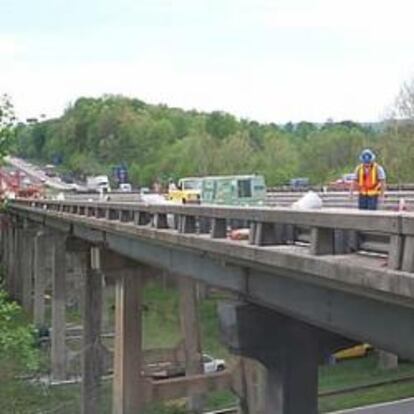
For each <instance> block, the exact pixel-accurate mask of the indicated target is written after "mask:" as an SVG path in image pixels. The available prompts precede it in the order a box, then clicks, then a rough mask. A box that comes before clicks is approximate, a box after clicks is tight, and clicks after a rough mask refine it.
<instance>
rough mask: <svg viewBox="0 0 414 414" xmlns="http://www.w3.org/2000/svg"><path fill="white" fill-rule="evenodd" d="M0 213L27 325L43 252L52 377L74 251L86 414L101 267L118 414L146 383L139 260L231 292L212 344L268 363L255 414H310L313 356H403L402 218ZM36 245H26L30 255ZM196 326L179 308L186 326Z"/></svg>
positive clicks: (251, 212)
mask: <svg viewBox="0 0 414 414" xmlns="http://www.w3.org/2000/svg"><path fill="white" fill-rule="evenodd" d="M4 220H5V222H7V223H9V225H8V226H3V227H2V232H1V241H2V243H1V246H2V255H3V257H4V258H6V269H7V278H6V286H7V289H8V291H9V292H10V294H11V295H12V296H13V297H16V298H18V299H19V300H21V302H22V303H23V305H24V306H25V307H27V308H30V307H31V306H32V300H33V302H34V304H33V306H34V313H35V320H36V317H39V316H36V315H39V313H41V312H42V309H43V306H44V304H42V300H41V297H42V294H41V293H42V289H44V286H43V285H42V283H44V282H42V280H40V279H41V278H39V277H37V272H36V269H37V268H38V267H39V266H40V265H39V266H38V264H37V262H36V260H35V266H34V268H35V274H34V278H33V279H32V278H31V277H30V276H28V275H31V272H30V271H28V269H30V266H31V261H32V260H33V259H32V257H33V255H34V257H37V260H38V261H41V257H43V256H44V255H45V253H44V252H46V250H47V247H48V246H49V247H50V246H52V247H53V249H52V253H51V254H52V256H53V263H54V272H53V298H54V300H53V303H52V329H53V331H52V332H53V334H52V370H53V371H54V372H53V373H54V375H55V376H56V377H57V378H58V377H59V375H60V374H61V371H62V369H63V368H62V365H63V363H64V362H63V361H62V360H61V356H60V355H61V353H64V351H63V347H64V332H63V333H62V330H63V331H64V328H62V326H63V327H64V289H63V288H62V283H63V282H64V278H65V275H64V273H65V272H64V269H65V265H64V262H65V251H72V252H78V253H79V254H81V255H82V260H83V263H84V268H85V278H84V279H85V280H84V283H85V285H84V298H85V299H84V301H85V303H84V315H83V326H84V333H83V337H84V349H85V352H84V359H83V385H82V387H83V388H82V389H83V402H82V410H83V411H82V412H85V413H86V412H88V413H93V412H96V411H94V408H93V406H92V405H91V401H93V398H91V396H93V395H94V392H95V389H96V384H97V383H98V382H99V379H98V376H99V364H100V361H99V360H98V359H99V358H97V354H98V353H97V352H96V350H97V348H96V344H97V343H98V342H99V340H98V337H99V336H100V331H99V328H98V326H99V323H100V319H99V318H100V317H99V314H100V313H99V312H97V309H99V308H100V306H101V299H100V298H101V295H102V283H101V278H100V277H101V274H102V273H106V274H110V275H111V277H112V278H113V279H114V280H115V283H116V339H115V357H114V382H113V401H114V403H113V412H114V413H116V414H118V413H119V414H130V413H133V412H134V413H136V412H139V409H140V407H141V406H142V402H143V401H144V400H145V398H144V394H145V393H146V392H147V391H146V390H145V386H144V385H145V384H143V381H142V380H141V378H140V366H141V361H142V352H141V345H140V344H141V324H140V319H139V315H140V311H141V309H140V307H141V296H140V292H141V291H142V289H141V286H142V278H143V276H144V274H145V273H146V269H148V267H155V268H159V269H163V270H167V271H168V272H169V273H171V274H175V275H178V277H179V278H182V279H183V280H184V279H186V278H190V279H192V280H195V281H200V282H203V283H206V284H208V285H211V286H214V287H216V288H219V289H223V290H226V291H229V292H233V294H234V297H237V300H231V301H230V300H229V301H225V302H223V303H221V305H220V307H219V316H220V323H221V330H222V336H223V340H224V341H225V342H226V344H227V345H228V346H229V348H230V349H231V351H232V352H234V353H236V354H238V355H241V356H245V357H248V358H251V359H255V360H257V361H260V362H261V363H262V364H263V365H264V366H265V368H266V370H267V384H266V402H265V411H264V412H265V413H266V414H270V413H283V414H298V413H301V414H302V413H303V414H316V413H317V366H318V363H320V362H321V361H322V360H323V358H324V357H325V356H326V355H327V354H330V353H332V352H334V351H335V350H337V349H339V348H341V347H343V346H344V345H345V344H349V343H352V342H353V341H364V342H369V343H371V344H372V345H374V346H375V347H377V348H380V349H383V350H386V351H388V352H390V353H394V354H397V355H399V356H401V357H405V358H410V359H413V358H414V347H413V346H412V343H413V340H414V325H413V323H412V321H413V320H414V319H413V318H414V297H413V296H414V278H413V272H414V215H413V214H410V213H399V212H387V211H376V212H362V211H358V210H353V209H337V208H332V209H322V210H314V211H309V210H308V211H299V210H292V209H290V208H283V207H282V208H236V207H208V206H179V205H146V204H144V203H141V204H139V203H126V202H123V203H114V202H84V201H83V202H82V201H77V200H73V201H49V200H15V201H12V202H10V204H9V205H8V207H7V211H6V216H5V219H4ZM235 223H239V224H240V223H244V224H245V225H246V224H247V225H248V226H249V239H248V240H230V239H229V238H228V237H227V236H228V234H227V232H228V226H229V224H235ZM33 245H34V251H35V252H36V251H37V252H38V253H37V254H36V253H31V254H29V252H31V251H32V250H31V247H30V246H33ZM42 252H43V254H42ZM17 259H19V260H17ZM25 270H26V271H25ZM182 293H183V294H185V289H184V290H183V291H182ZM190 296H191V295H190ZM193 322H194V321H192V320H191V317H190V318H189V320H188V321H187V324H188V325H191V323H193ZM62 338H63V339H62ZM192 345H193V348H194V346H196V344H192ZM190 347H191V346H190ZM190 371H191V370H190Z"/></svg>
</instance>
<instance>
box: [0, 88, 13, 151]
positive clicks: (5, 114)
mask: <svg viewBox="0 0 414 414" xmlns="http://www.w3.org/2000/svg"><path fill="white" fill-rule="evenodd" d="M15 123H16V117H15V115H14V108H13V104H12V103H11V99H10V97H9V96H8V95H6V94H4V95H1V96H0V157H4V156H5V155H6V153H7V152H8V150H9V148H10V145H11V143H12V139H13V137H14V131H15V130H14V125H15Z"/></svg>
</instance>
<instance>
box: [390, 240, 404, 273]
mask: <svg viewBox="0 0 414 414" xmlns="http://www.w3.org/2000/svg"><path fill="white" fill-rule="evenodd" d="M403 245H404V241H403V237H402V236H401V235H400V234H393V235H392V236H391V237H390V244H389V251H388V267H389V268H390V269H393V270H399V269H400V268H401V262H402V257H403Z"/></svg>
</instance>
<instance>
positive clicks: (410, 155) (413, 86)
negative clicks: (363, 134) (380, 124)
mask: <svg viewBox="0 0 414 414" xmlns="http://www.w3.org/2000/svg"><path fill="white" fill-rule="evenodd" d="M386 125H387V127H386V129H385V131H384V132H383V133H382V134H381V135H380V137H379V141H378V144H377V146H378V149H379V151H380V153H381V155H382V159H383V162H384V166H385V168H386V170H387V173H388V179H389V180H391V181H394V182H398V183H403V182H414V171H413V170H412V160H413V159H414V79H413V80H411V81H408V82H405V83H404V84H403V85H402V86H401V89H400V91H399V93H398V96H397V98H396V101H395V104H394V108H393V111H392V114H391V119H389V120H388V121H387V124H386Z"/></svg>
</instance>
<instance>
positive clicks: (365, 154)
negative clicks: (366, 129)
mask: <svg viewBox="0 0 414 414" xmlns="http://www.w3.org/2000/svg"><path fill="white" fill-rule="evenodd" d="M359 159H360V160H361V162H363V163H365V164H369V163H370V162H374V161H375V154H374V153H373V152H372V151H371V150H370V149H368V148H366V149H364V150H363V151H362V152H361V155H360V156H359Z"/></svg>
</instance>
